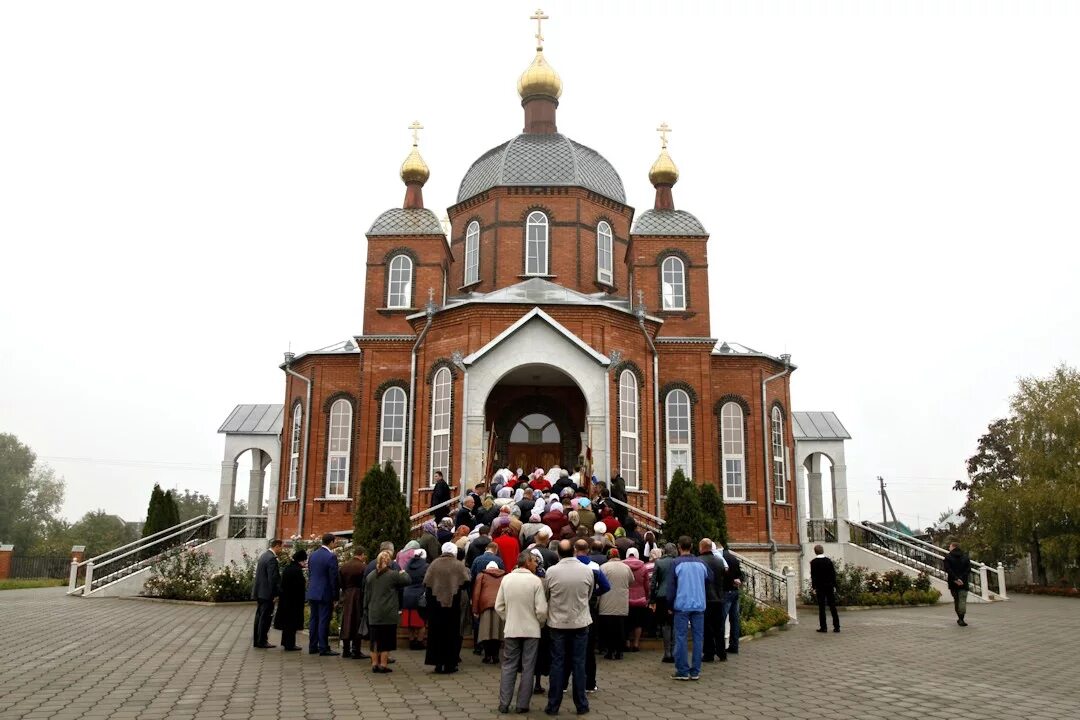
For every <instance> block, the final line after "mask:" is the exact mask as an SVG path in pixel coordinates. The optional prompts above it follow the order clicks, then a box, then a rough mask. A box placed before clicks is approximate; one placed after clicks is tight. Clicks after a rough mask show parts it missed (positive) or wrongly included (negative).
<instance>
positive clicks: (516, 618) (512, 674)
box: [495, 550, 548, 713]
mask: <svg viewBox="0 0 1080 720" xmlns="http://www.w3.org/2000/svg"><path fill="white" fill-rule="evenodd" d="M547 609H548V604H547V597H546V596H545V595H544V583H543V581H542V580H541V579H540V578H538V577H537V576H536V556H535V555H533V554H532V552H531V551H529V550H525V551H524V552H522V553H521V554H520V555H518V558H517V569H515V570H514V572H512V573H510V574H509V575H506V576H505V577H503V579H502V583H500V584H499V594H498V595H497V596H496V597H495V612H496V613H498V615H499V617H501V618H502V619H503V621H504V622H505V623H506V624H505V626H504V628H503V657H502V679H501V681H500V682H499V712H501V713H508V712H510V700H512V699H513V696H514V680H515V679H516V675H517V672H518V666H519V665H520V667H521V682H520V683H518V699H517V710H518V712H519V713H526V712H528V711H529V699H530V697H532V682H533V675H534V674H535V673H536V653H537V650H538V649H539V647H540V626H541V625H543V624H544V621H546V620H547Z"/></svg>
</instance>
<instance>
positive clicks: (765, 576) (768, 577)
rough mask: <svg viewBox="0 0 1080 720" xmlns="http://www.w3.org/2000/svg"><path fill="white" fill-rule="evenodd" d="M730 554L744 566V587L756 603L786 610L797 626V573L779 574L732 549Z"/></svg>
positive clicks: (790, 571)
mask: <svg viewBox="0 0 1080 720" xmlns="http://www.w3.org/2000/svg"><path fill="white" fill-rule="evenodd" d="M728 552H730V553H731V554H732V555H734V556H735V557H736V558H737V559H738V560H739V562H740V563H741V564H742V566H743V587H744V588H746V590H747V592H749V593H750V596H751V597H752V598H754V602H756V603H758V604H759V605H772V606H775V607H782V608H784V609H785V610H786V611H787V614H788V616H789V617H790V618H791V623H792V624H793V625H797V624H798V623H799V620H798V615H797V612H798V599H799V586H798V583H797V582H796V580H795V572H794V571H793V570H790V569H789V570H788V571H787V572H786V573H778V572H776V571H775V570H773V569H771V568H767V567H765V566H764V565H760V564H758V563H756V562H754V561H753V560H751V559H750V558H748V557H745V556H743V555H740V554H739V553H737V552H735V551H734V550H731V549H730V548H729V549H728Z"/></svg>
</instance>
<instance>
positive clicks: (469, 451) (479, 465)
mask: <svg viewBox="0 0 1080 720" xmlns="http://www.w3.org/2000/svg"><path fill="white" fill-rule="evenodd" d="M486 451H487V447H486V446H485V445H484V416H483V415H468V416H466V418H465V467H464V468H463V469H462V476H463V478H462V479H463V484H464V486H465V487H466V488H469V489H472V486H473V485H475V484H476V483H478V482H480V479H481V478H482V477H483V475H484V462H485V458H484V453H485V452H486ZM488 479H489V478H484V481H485V482H486V481H487V480H488Z"/></svg>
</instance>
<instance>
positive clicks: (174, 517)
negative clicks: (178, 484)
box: [161, 490, 180, 528]
mask: <svg viewBox="0 0 1080 720" xmlns="http://www.w3.org/2000/svg"><path fill="white" fill-rule="evenodd" d="M161 518H162V522H164V523H165V527H166V528H171V527H174V526H176V525H179V524H180V506H179V505H177V503H176V495H174V494H173V491H172V490H167V491H166V492H165V494H164V496H163V497H162V499H161Z"/></svg>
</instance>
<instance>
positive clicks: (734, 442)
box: [720, 402, 746, 502]
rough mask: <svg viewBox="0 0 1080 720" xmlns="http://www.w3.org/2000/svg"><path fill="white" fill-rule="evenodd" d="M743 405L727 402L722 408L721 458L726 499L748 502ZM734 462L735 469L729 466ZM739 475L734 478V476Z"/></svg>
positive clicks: (726, 500) (727, 500)
mask: <svg viewBox="0 0 1080 720" xmlns="http://www.w3.org/2000/svg"><path fill="white" fill-rule="evenodd" d="M743 430H744V420H743V409H742V406H741V405H739V403H737V402H726V403H724V406H723V407H722V408H720V443H721V447H720V450H721V452H720V459H721V462H722V463H723V465H722V467H723V475H724V501H725V502H746V455H745V452H746V445H745V442H744V440H745V438H744V437H743ZM728 463H733V464H734V468H735V469H734V470H732V469H731V468H729V467H728ZM735 476H737V477H736V478H735V479H734V480H733V477H735Z"/></svg>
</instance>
